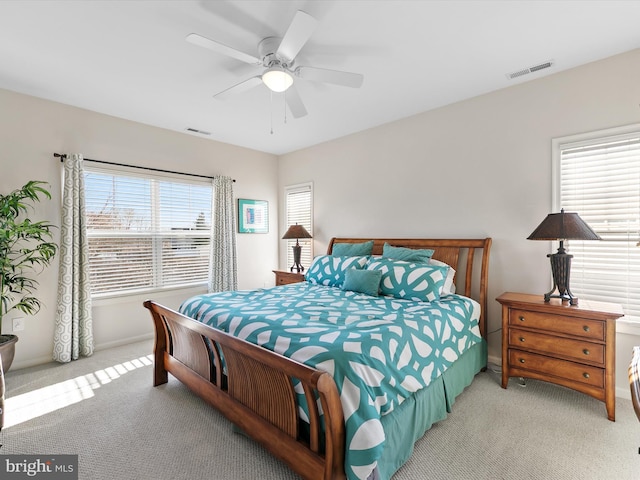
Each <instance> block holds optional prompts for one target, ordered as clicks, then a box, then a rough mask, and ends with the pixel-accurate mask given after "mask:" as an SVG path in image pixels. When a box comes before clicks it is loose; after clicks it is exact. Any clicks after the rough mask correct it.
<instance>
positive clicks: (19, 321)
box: [13, 317, 24, 332]
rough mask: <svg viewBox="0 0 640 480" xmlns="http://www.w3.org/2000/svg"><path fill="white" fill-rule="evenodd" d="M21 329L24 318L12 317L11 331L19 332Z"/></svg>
mask: <svg viewBox="0 0 640 480" xmlns="http://www.w3.org/2000/svg"><path fill="white" fill-rule="evenodd" d="M22 330H24V318H23V317H20V318H14V319H13V331H14V332H21V331H22Z"/></svg>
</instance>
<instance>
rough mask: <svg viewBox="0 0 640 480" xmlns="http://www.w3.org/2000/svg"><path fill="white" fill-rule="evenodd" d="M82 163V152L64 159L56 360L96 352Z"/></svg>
mask: <svg viewBox="0 0 640 480" xmlns="http://www.w3.org/2000/svg"><path fill="white" fill-rule="evenodd" d="M82 164H83V159H82V155H80V154H74V155H67V157H66V158H65V159H64V186H63V194H62V222H61V223H62V225H61V228H60V274H59V277H58V308H57V312H56V326H55V333H54V338H53V359H54V360H56V361H57V362H63V363H65V362H70V361H71V360H77V359H78V358H79V357H80V356H81V355H82V356H89V355H91V354H92V353H93V326H92V319H91V289H90V284H89V247H88V241H87V226H86V217H85V206H84V172H83V166H82Z"/></svg>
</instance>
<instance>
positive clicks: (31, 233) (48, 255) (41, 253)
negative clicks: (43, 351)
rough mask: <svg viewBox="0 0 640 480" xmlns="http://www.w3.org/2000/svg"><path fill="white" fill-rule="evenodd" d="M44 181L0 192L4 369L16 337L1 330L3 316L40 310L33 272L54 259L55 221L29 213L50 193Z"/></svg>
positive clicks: (0, 339)
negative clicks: (35, 217) (34, 217)
mask: <svg viewBox="0 0 640 480" xmlns="http://www.w3.org/2000/svg"><path fill="white" fill-rule="evenodd" d="M44 185H47V183H46V182H40V181H35V180H32V181H29V182H27V183H26V184H25V185H24V186H23V187H22V188H20V189H17V190H14V191H13V192H11V193H8V194H7V195H2V194H0V300H1V303H0V355H1V356H2V357H1V358H2V364H3V366H4V371H5V372H7V371H8V370H9V367H10V366H11V363H12V362H13V356H14V353H15V343H16V342H17V341H18V337H17V336H15V335H5V334H3V332H2V319H3V317H4V316H5V315H6V314H7V313H9V312H10V311H12V310H19V311H21V312H23V313H25V314H27V315H33V314H35V313H37V312H38V311H39V310H40V300H38V298H37V297H35V296H34V294H35V290H36V288H37V286H38V281H37V280H36V278H35V277H36V274H37V273H39V272H40V271H42V269H43V268H45V267H47V266H48V265H49V264H50V263H51V262H52V260H53V258H54V257H55V255H56V252H57V250H58V246H57V245H56V244H55V243H54V242H52V241H51V240H52V229H53V228H55V227H54V225H52V224H50V223H48V222H45V221H40V222H34V221H32V220H31V219H30V218H29V217H28V214H29V212H30V210H33V206H34V204H35V203H36V202H39V201H40V200H41V199H42V198H44V197H46V198H48V199H51V194H50V193H49V191H48V190H47V189H46V188H45V187H44Z"/></svg>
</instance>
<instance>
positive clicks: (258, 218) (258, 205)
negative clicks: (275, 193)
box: [238, 198, 269, 233]
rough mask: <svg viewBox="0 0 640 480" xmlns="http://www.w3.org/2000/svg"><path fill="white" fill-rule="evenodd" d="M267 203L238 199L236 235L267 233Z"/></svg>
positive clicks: (264, 201)
mask: <svg viewBox="0 0 640 480" xmlns="http://www.w3.org/2000/svg"><path fill="white" fill-rule="evenodd" d="M268 232H269V202H267V201H266V200H246V199H244V198H239V199H238V233H268Z"/></svg>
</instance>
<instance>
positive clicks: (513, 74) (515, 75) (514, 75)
mask: <svg viewBox="0 0 640 480" xmlns="http://www.w3.org/2000/svg"><path fill="white" fill-rule="evenodd" d="M552 65H553V60H549V61H548V62H544V63H540V64H538V65H534V66H533V67H528V68H523V69H521V70H517V71H515V72H511V73H507V78H508V79H509V80H513V79H514V78H518V77H522V76H523V75H528V74H530V73H535V72H537V71H540V70H544V69H545V68H549V67H551V66H552Z"/></svg>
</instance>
